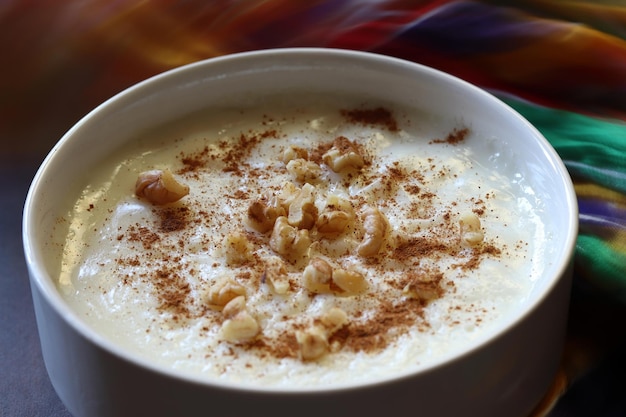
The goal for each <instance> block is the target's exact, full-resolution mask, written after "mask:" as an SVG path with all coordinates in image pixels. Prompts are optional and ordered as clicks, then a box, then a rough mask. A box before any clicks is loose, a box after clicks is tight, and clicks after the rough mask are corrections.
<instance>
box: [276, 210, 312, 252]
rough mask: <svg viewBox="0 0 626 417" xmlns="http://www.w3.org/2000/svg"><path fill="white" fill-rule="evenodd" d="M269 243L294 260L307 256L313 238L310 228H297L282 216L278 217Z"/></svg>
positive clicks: (277, 250)
mask: <svg viewBox="0 0 626 417" xmlns="http://www.w3.org/2000/svg"><path fill="white" fill-rule="evenodd" d="M269 244H270V248H272V250H273V251H275V252H276V253H278V254H279V255H282V256H283V257H285V258H286V259H288V260H289V261H292V262H294V261H296V260H298V259H302V258H305V257H306V255H307V251H308V249H309V246H310V245H311V239H310V237H309V231H308V230H306V229H304V230H298V229H296V228H295V227H293V226H291V225H290V224H289V222H288V220H287V218H286V217H284V216H281V217H279V218H278V219H276V223H275V224H274V229H273V230H272V235H271V236H270V242H269Z"/></svg>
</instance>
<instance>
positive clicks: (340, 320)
mask: <svg viewBox="0 0 626 417" xmlns="http://www.w3.org/2000/svg"><path fill="white" fill-rule="evenodd" d="M348 321H349V319H348V315H347V314H346V312H345V311H343V310H342V309H340V308H338V307H333V308H331V309H330V310H328V311H327V312H326V313H324V314H323V315H322V317H320V322H321V323H322V325H323V326H324V328H325V329H326V332H327V333H328V334H329V335H332V334H333V333H335V332H336V331H337V330H339V329H341V328H342V327H343V326H345V325H346V324H348Z"/></svg>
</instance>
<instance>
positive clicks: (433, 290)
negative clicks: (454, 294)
mask: <svg viewBox="0 0 626 417" xmlns="http://www.w3.org/2000/svg"><path fill="white" fill-rule="evenodd" d="M442 277H443V275H441V274H437V275H436V276H431V275H418V276H415V277H414V279H413V280H412V281H411V282H410V283H409V284H407V285H406V286H405V287H404V289H403V290H402V292H403V293H404V294H405V295H406V296H407V297H410V298H415V299H417V300H420V301H422V302H424V303H428V302H430V301H432V300H435V299H437V298H440V297H441V295H442V294H443V288H441V284H440V282H441V279H442Z"/></svg>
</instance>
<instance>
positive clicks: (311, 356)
mask: <svg viewBox="0 0 626 417" xmlns="http://www.w3.org/2000/svg"><path fill="white" fill-rule="evenodd" d="M296 341H297V342H298V345H299V346H300V356H301V357H302V360H305V361H312V360H315V359H318V358H320V357H322V356H324V355H325V354H326V353H327V352H328V349H329V345H328V336H326V332H325V331H324V329H322V328H320V327H318V326H313V327H311V328H309V329H306V330H300V331H298V332H296Z"/></svg>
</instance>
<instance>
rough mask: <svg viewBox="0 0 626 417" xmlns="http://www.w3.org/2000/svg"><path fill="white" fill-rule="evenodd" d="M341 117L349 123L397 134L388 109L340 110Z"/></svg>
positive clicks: (396, 127)
mask: <svg viewBox="0 0 626 417" xmlns="http://www.w3.org/2000/svg"><path fill="white" fill-rule="evenodd" d="M341 115H342V116H343V117H345V118H346V119H347V120H348V121H349V122H350V123H360V124H364V125H370V126H372V125H378V126H382V127H384V128H385V129H387V130H389V131H390V132H397V131H398V130H400V129H399V127H398V122H397V121H396V119H395V117H394V116H393V114H392V113H391V111H389V110H388V109H386V108H384V107H377V108H375V109H353V110H341Z"/></svg>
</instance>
